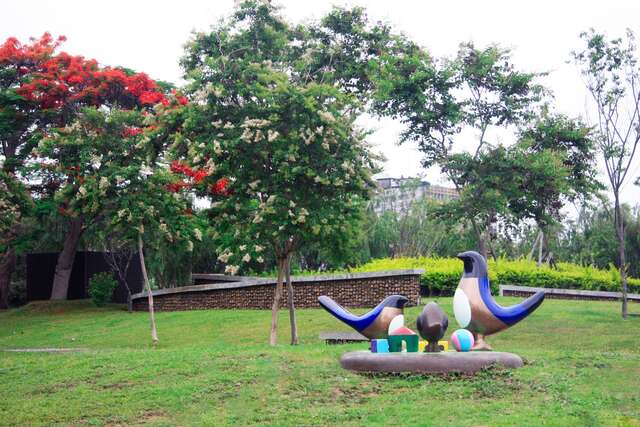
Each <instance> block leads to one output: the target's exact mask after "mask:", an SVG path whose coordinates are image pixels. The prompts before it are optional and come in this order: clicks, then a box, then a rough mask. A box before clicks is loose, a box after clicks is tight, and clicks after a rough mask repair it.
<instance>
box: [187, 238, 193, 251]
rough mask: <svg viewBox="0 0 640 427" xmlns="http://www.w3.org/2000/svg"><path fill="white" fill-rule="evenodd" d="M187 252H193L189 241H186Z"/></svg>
mask: <svg viewBox="0 0 640 427" xmlns="http://www.w3.org/2000/svg"><path fill="white" fill-rule="evenodd" d="M187 252H193V242H192V241H191V240H187Z"/></svg>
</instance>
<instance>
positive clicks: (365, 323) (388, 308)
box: [318, 295, 409, 339]
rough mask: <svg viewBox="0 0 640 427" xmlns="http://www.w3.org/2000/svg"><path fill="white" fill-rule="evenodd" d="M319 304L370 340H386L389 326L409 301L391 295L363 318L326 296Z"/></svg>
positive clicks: (323, 296)
mask: <svg viewBox="0 0 640 427" xmlns="http://www.w3.org/2000/svg"><path fill="white" fill-rule="evenodd" d="M318 302H319V303H320V305H321V306H322V308H324V309H325V310H327V311H328V312H329V313H331V314H332V315H333V316H334V317H335V318H336V319H338V320H340V321H342V322H344V323H346V324H347V325H349V326H351V327H352V328H353V329H355V330H356V331H358V332H360V333H361V334H362V335H364V336H365V337H367V338H369V339H374V338H378V339H379V338H386V337H387V335H388V329H389V324H390V323H391V320H393V318H394V317H396V316H398V315H400V314H402V312H403V309H404V305H405V304H406V303H407V302H409V299H408V298H406V297H403V296H402V295H391V296H389V297H387V298H385V299H384V300H383V301H382V302H381V303H380V304H378V305H377V306H376V308H374V309H373V310H371V311H369V312H368V313H365V314H363V315H361V316H356V315H354V314H352V313H349V312H348V311H347V310H345V309H344V308H342V307H341V306H340V305H339V304H338V303H337V302H335V301H334V300H332V299H331V298H329V297H328V296H326V295H322V296H321V297H318Z"/></svg>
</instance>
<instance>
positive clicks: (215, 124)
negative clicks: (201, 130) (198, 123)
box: [211, 120, 222, 129]
mask: <svg viewBox="0 0 640 427" xmlns="http://www.w3.org/2000/svg"><path fill="white" fill-rule="evenodd" d="M211 124H212V125H213V127H214V128H216V129H218V128H219V127H220V126H221V125H222V120H216V121H215V122H211Z"/></svg>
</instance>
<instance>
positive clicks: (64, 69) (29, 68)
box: [0, 33, 183, 109]
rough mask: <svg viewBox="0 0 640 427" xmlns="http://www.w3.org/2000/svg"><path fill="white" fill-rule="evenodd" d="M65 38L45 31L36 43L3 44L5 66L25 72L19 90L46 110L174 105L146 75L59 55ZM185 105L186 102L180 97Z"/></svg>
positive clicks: (1, 52)
mask: <svg viewBox="0 0 640 427" xmlns="http://www.w3.org/2000/svg"><path fill="white" fill-rule="evenodd" d="M64 40H65V38H64V37H60V38H58V39H57V40H56V41H54V40H53V38H52V37H51V34H49V33H45V34H44V35H43V36H42V37H41V38H40V39H38V40H35V39H32V40H31V43H30V44H24V45H23V44H21V43H20V42H19V41H18V40H17V39H16V38H14V37H12V38H9V39H7V40H6V41H5V42H4V44H2V45H0V66H2V67H15V69H16V70H17V71H18V74H19V75H20V76H21V81H20V87H19V88H18V89H17V93H18V94H19V95H21V96H22V97H23V98H24V99H26V100H28V101H33V102H36V103H37V104H38V105H39V107H40V108H43V109H59V108H62V107H64V106H65V105H69V104H82V105H95V106H98V105H105V104H111V103H118V104H119V105H121V106H124V107H137V106H145V105H153V104H157V103H159V102H161V103H163V104H165V105H168V104H169V101H168V100H167V99H166V98H165V96H164V94H163V92H162V90H161V89H160V87H159V86H158V85H157V83H156V82H155V81H153V80H152V79H150V78H149V76H147V75H146V74H144V73H135V74H128V73H126V72H125V71H124V70H122V69H119V68H111V67H104V68H100V67H99V65H98V62H97V61H96V60H93V59H85V58H84V57H83V56H73V55H69V54H68V53H66V52H60V53H57V54H56V53H55V51H56V49H57V48H58V47H59V46H60V44H61V43H62V42H63V41H64ZM178 102H179V103H181V104H182V102H183V101H182V100H181V99H178Z"/></svg>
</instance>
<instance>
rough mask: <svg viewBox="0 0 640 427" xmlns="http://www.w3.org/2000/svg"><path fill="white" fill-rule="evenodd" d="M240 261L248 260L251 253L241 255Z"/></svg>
mask: <svg viewBox="0 0 640 427" xmlns="http://www.w3.org/2000/svg"><path fill="white" fill-rule="evenodd" d="M242 261H244V262H249V261H251V255H249V254H244V256H243V257H242Z"/></svg>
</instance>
